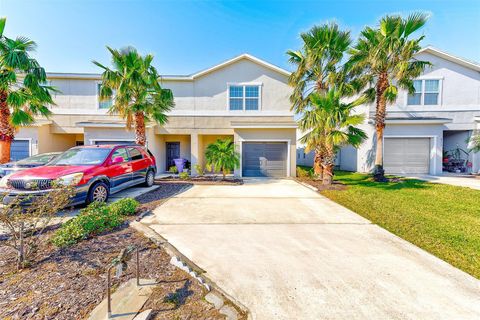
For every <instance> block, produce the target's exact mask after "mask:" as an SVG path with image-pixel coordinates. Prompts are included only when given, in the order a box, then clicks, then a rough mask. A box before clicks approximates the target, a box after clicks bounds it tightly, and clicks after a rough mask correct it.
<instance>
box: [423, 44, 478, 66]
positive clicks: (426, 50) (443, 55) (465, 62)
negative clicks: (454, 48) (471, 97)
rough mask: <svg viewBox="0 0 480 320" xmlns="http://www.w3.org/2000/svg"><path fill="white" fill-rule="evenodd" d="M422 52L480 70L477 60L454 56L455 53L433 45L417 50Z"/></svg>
mask: <svg viewBox="0 0 480 320" xmlns="http://www.w3.org/2000/svg"><path fill="white" fill-rule="evenodd" d="M420 53H430V54H432V55H434V56H437V57H440V58H443V59H445V60H448V61H451V62H454V63H456V64H459V65H462V66H464V67H467V68H470V69H473V70H475V71H478V72H480V64H478V63H477V62H473V61H468V60H466V59H463V58H460V57H457V56H454V55H452V54H450V53H447V52H445V51H441V50H439V49H437V48H434V47H432V46H428V47H425V48H423V49H421V50H420V51H418V52H417V54H420Z"/></svg>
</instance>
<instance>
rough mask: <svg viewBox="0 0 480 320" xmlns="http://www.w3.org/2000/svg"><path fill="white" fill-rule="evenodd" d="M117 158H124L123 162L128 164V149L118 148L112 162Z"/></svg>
mask: <svg viewBox="0 0 480 320" xmlns="http://www.w3.org/2000/svg"><path fill="white" fill-rule="evenodd" d="M116 157H122V158H123V162H127V161H128V153H127V149H125V148H118V149H117V150H115V151H114V152H113V154H112V161H113V159H115V158H116Z"/></svg>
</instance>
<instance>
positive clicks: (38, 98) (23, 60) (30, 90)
mask: <svg viewBox="0 0 480 320" xmlns="http://www.w3.org/2000/svg"><path fill="white" fill-rule="evenodd" d="M5 22H6V19H5V18H2V19H0V163H5V162H9V161H10V147H11V144H12V140H13V139H14V138H15V133H16V129H17V128H18V127H20V126H26V125H29V124H32V123H33V122H35V116H45V117H48V116H49V115H50V114H51V111H50V110H49V109H48V105H53V104H54V103H53V100H52V96H51V94H50V93H51V92H52V91H55V89H54V88H53V87H51V86H48V85H47V74H46V73H45V70H44V69H43V68H42V67H41V66H40V65H39V63H38V62H37V60H35V59H33V58H32V57H31V56H30V53H31V52H33V51H34V50H35V47H36V44H35V42H33V41H32V40H29V39H27V38H25V37H17V38H16V39H10V38H8V37H6V36H5V35H4V34H3V30H4V28H5Z"/></svg>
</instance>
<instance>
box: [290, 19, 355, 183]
mask: <svg viewBox="0 0 480 320" xmlns="http://www.w3.org/2000/svg"><path fill="white" fill-rule="evenodd" d="M300 37H301V38H302V41H303V46H302V49H301V50H300V51H292V50H289V51H287V55H288V56H289V57H290V58H289V62H290V63H292V64H293V65H295V66H296V70H295V71H294V72H292V74H291V75H290V77H289V84H290V86H292V87H293V93H292V95H291V96H290V102H291V103H292V110H294V111H295V113H302V112H303V111H304V110H305V108H306V107H307V106H308V104H309V102H310V96H311V94H312V93H325V92H326V91H327V90H328V89H329V87H331V86H332V85H333V84H334V83H335V82H336V81H337V79H336V75H337V74H338V71H339V69H340V68H341V67H340V64H339V63H340V61H341V60H342V58H343V56H344V54H345V52H346V51H347V49H348V48H349V46H350V44H351V42H352V41H351V38H350V32H349V31H342V30H340V29H339V27H338V25H337V24H335V23H330V24H323V25H320V26H314V27H313V28H311V29H310V30H309V31H308V32H305V33H302V34H301V35H300ZM311 150H314V152H315V157H314V166H313V167H314V173H315V175H316V176H317V177H320V178H322V166H321V162H322V156H323V154H322V151H321V150H322V147H321V146H320V145H317V146H316V147H314V148H312V149H311Z"/></svg>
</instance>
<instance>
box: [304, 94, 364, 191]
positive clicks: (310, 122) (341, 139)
mask: <svg viewBox="0 0 480 320" xmlns="http://www.w3.org/2000/svg"><path fill="white" fill-rule="evenodd" d="M343 98H345V91H344V86H343V85H340V86H336V87H333V88H331V89H330V90H329V91H328V92H327V93H325V94H319V93H314V94H312V95H310V107H309V108H308V109H306V110H305V111H304V113H303V116H302V118H301V120H300V123H299V124H300V125H299V126H300V128H301V129H302V130H303V131H304V132H306V134H305V135H304V136H303V137H302V138H301V139H300V141H301V142H302V143H305V144H306V145H307V148H308V149H309V150H311V149H313V148H316V147H317V146H318V145H321V146H322V148H323V150H322V152H323V157H322V167H323V181H322V183H323V184H324V185H330V184H332V180H333V169H334V166H335V154H336V153H337V151H338V150H339V148H340V147H342V146H345V145H352V146H354V147H358V146H359V145H360V144H361V143H362V142H363V141H364V140H365V139H366V138H367V135H366V133H365V132H364V131H363V130H362V129H359V128H357V126H358V125H360V124H361V123H363V121H364V120H365V116H364V115H363V114H352V112H353V109H354V108H355V107H357V106H359V105H361V104H364V103H365V102H366V101H367V97H366V96H361V97H360V98H357V99H355V100H354V101H352V102H348V103H347V102H342V99H343Z"/></svg>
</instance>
